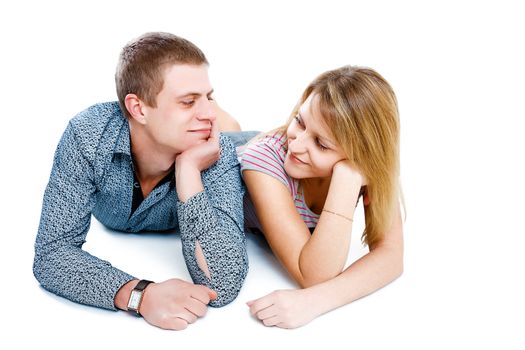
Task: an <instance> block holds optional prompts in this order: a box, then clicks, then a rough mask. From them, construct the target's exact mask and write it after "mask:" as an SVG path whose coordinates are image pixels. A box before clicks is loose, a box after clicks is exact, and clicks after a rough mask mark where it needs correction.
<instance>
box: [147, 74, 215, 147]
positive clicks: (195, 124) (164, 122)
mask: <svg viewBox="0 0 525 350" xmlns="http://www.w3.org/2000/svg"><path fill="white" fill-rule="evenodd" d="M212 93H213V89H212V88H211V84H210V80H209V78H208V66H206V65H187V64H175V65H172V66H170V67H168V68H167V69H166V70H165V71H164V85H163V87H162V90H161V91H160V93H159V94H158V95H157V107H155V108H153V107H149V106H144V107H143V109H142V111H143V113H144V116H145V119H146V123H145V128H146V132H147V133H148V135H149V136H150V137H151V140H152V141H153V143H154V145H155V146H156V147H157V148H158V149H159V151H166V152H173V153H176V154H177V153H182V152H184V151H185V150H187V149H189V148H191V147H192V146H195V145H197V144H199V143H202V142H204V141H206V140H207V139H208V138H209V136H210V131H211V123H213V122H214V121H215V113H214V109H213V106H212V103H213V102H212V97H211V94H212Z"/></svg>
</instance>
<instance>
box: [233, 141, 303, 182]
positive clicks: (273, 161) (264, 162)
mask: <svg viewBox="0 0 525 350" xmlns="http://www.w3.org/2000/svg"><path fill="white" fill-rule="evenodd" d="M285 153H286V152H285V151H284V148H283V144H282V141H281V138H280V136H279V135H277V136H273V137H268V136H267V137H265V138H263V139H261V140H259V141H257V142H255V143H253V144H250V145H248V146H247V147H246V148H245V149H244V150H243V151H242V156H241V172H244V171H245V170H255V171H259V172H261V173H264V174H266V175H269V176H271V177H273V178H275V179H277V180H279V181H280V182H282V183H283V185H285V186H286V188H288V190H290V192H293V183H292V179H291V178H290V177H289V176H288V175H287V174H286V171H285V170H284V156H285Z"/></svg>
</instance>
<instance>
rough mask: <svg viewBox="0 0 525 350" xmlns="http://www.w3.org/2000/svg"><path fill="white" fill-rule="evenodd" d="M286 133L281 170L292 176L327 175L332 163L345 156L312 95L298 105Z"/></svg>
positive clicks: (315, 176)
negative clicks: (285, 147) (286, 150)
mask: <svg viewBox="0 0 525 350" xmlns="http://www.w3.org/2000/svg"><path fill="white" fill-rule="evenodd" d="M286 135H287V137H288V152H287V153H286V157H285V159H284V169H285V170H286V172H287V173H288V175H290V176H291V177H293V178H295V179H307V178H321V177H329V176H331V175H332V169H333V167H334V165H335V164H336V163H337V162H339V161H341V160H343V159H346V157H345V155H344V153H343V151H342V149H341V148H340V147H339V145H338V144H337V143H336V142H335V140H334V138H333V136H332V133H331V132H330V130H329V129H328V126H327V125H326V124H325V122H324V120H323V117H322V116H321V114H320V112H319V108H318V103H317V98H316V96H315V95H314V94H311V95H310V96H309V97H308V98H307V99H306V101H304V103H303V104H302V105H301V107H300V108H299V113H298V114H297V115H296V116H295V118H294V120H293V121H292V122H291V124H290V126H288V129H287V130H286Z"/></svg>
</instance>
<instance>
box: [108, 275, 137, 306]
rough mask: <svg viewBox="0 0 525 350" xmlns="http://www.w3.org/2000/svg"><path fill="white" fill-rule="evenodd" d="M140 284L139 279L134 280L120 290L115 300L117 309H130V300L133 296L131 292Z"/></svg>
mask: <svg viewBox="0 0 525 350" xmlns="http://www.w3.org/2000/svg"><path fill="white" fill-rule="evenodd" d="M137 283H139V280H138V279H132V280H131V281H128V282H126V283H125V284H124V285H122V287H120V289H119V290H118V292H117V294H115V298H114V300H113V302H114V304H115V307H116V308H117V309H120V310H124V311H126V310H127V309H128V300H129V296H130V294H131V291H132V290H133V288H135V286H136V285H137Z"/></svg>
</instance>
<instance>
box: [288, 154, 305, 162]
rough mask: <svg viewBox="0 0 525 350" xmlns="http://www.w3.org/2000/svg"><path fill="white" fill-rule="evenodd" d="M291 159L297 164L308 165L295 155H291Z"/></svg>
mask: <svg viewBox="0 0 525 350" xmlns="http://www.w3.org/2000/svg"><path fill="white" fill-rule="evenodd" d="M290 159H291V160H292V161H293V162H294V163H297V164H306V163H305V162H303V161H302V160H300V159H299V158H297V157H296V156H294V155H293V153H290Z"/></svg>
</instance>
